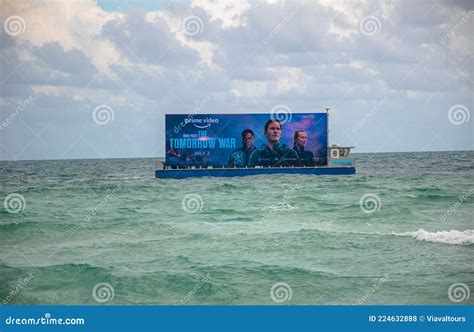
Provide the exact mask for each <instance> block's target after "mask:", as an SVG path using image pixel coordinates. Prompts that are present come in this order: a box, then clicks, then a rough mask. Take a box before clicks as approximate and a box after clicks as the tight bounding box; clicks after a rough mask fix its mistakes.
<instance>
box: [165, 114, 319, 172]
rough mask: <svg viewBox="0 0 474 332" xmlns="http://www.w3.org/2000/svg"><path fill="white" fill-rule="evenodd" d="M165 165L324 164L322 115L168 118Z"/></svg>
mask: <svg viewBox="0 0 474 332" xmlns="http://www.w3.org/2000/svg"><path fill="white" fill-rule="evenodd" d="M165 120H166V164H167V165H168V166H188V167H189V166H197V167H207V166H214V167H255V166H262V167H291V166H295V167H303V166H306V167H311V166H323V165H326V164H327V114H326V113H296V114H287V115H286V116H285V117H284V118H283V119H280V121H278V118H277V117H272V115H270V114H199V115H197V114H167V115H166V119H165Z"/></svg>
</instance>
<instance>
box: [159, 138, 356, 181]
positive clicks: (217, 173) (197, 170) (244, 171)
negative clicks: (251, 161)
mask: <svg viewBox="0 0 474 332" xmlns="http://www.w3.org/2000/svg"><path fill="white" fill-rule="evenodd" d="M352 148H353V147H339V146H331V147H329V148H328V165H327V166H314V167H263V166H255V167H242V168H238V167H232V168H230V167H212V166H208V167H199V166H190V167H185V166H167V165H166V164H165V163H164V162H162V161H157V162H156V171H155V177H156V178H159V179H186V178H191V177H203V176H212V177H234V176H247V175H266V174H308V175H350V174H355V173H356V169H355V160H354V158H352V157H350V156H349V153H350V150H351V149H352Z"/></svg>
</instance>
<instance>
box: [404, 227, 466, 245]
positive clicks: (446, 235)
mask: <svg viewBox="0 0 474 332" xmlns="http://www.w3.org/2000/svg"><path fill="white" fill-rule="evenodd" d="M395 235H401V236H411V237H414V238H415V239H417V240H422V241H430V242H438V243H447V244H473V243H474V230H472V229H467V230H465V231H456V230H450V231H439V232H428V231H425V230H424V229H423V228H420V229H419V230H417V231H416V232H406V233H395Z"/></svg>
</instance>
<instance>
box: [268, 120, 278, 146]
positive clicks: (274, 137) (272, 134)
mask: <svg viewBox="0 0 474 332" xmlns="http://www.w3.org/2000/svg"><path fill="white" fill-rule="evenodd" d="M265 136H267V139H268V141H269V142H272V143H278V142H279V141H280V137H281V125H280V123H279V122H272V123H270V125H269V126H268V129H267V132H266V133H265Z"/></svg>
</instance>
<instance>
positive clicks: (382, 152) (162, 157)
mask: <svg viewBox="0 0 474 332" xmlns="http://www.w3.org/2000/svg"><path fill="white" fill-rule="evenodd" d="M429 152H474V149H472V150H424V151H378V152H351V154H386V153H429ZM153 158H155V159H158V158H159V159H164V158H165V156H153V157H110V158H64V159H62V158H55V159H10V160H9V159H1V160H0V162H16V161H61V160H106V159H107V160H110V159H153Z"/></svg>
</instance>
